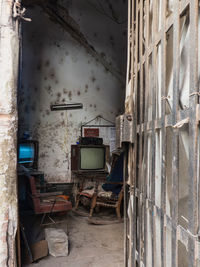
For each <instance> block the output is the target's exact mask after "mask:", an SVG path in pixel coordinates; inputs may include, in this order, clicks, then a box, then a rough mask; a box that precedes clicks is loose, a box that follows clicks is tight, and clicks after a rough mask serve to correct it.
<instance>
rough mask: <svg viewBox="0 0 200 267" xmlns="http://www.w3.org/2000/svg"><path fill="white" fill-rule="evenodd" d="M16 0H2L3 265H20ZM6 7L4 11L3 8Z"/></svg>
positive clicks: (0, 166) (0, 234) (0, 201)
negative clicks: (17, 255) (17, 262)
mask: <svg viewBox="0 0 200 267" xmlns="http://www.w3.org/2000/svg"><path fill="white" fill-rule="evenodd" d="M12 5H13V1H4V0H3V1H1V3H0V11H1V12H0V25H1V27H0V189H1V190H0V229H1V231H0V266H10V267H13V266H16V248H15V235H16V231H17V223H18V219H17V190H16V188H17V183H16V181H17V175H16V163H17V161H16V143H17V142H16V136H17V135H16V132H17V108H16V102H17V101H16V99H17V94H16V89H17V77H18V54H19V36H18V23H15V21H14V20H13V18H12ZM2 10H3V11H2Z"/></svg>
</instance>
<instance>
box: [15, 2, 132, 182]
mask: <svg viewBox="0 0 200 267" xmlns="http://www.w3.org/2000/svg"><path fill="white" fill-rule="evenodd" d="M91 2H92V3H93V4H94V3H95V4H97V3H98V2H96V1H91ZM91 2H90V1H81V0H77V1H65V4H64V5H65V7H66V8H67V9H68V11H69V14H70V15H71V16H72V17H73V18H74V19H75V21H76V22H77V23H78V26H79V27H80V30H81V31H82V33H83V34H84V35H85V37H86V38H87V40H88V42H89V43H90V44H92V46H93V47H94V48H95V49H96V50H97V51H98V52H99V54H100V55H101V56H102V57H104V58H105V59H106V60H107V61H108V62H109V63H110V64H111V65H112V66H113V67H115V68H116V69H118V70H119V71H120V72H121V74H122V77H123V75H124V80H125V69H126V22H125V21H126V13H127V9H126V1H123V0H118V1H110V3H111V6H112V7H113V8H114V11H115V14H116V15H117V16H118V22H119V23H116V21H113V20H112V19H111V18H110V17H109V16H107V15H105V14H101V13H100V12H99V11H98V10H96V9H95V8H94V7H93V5H91ZM88 3H89V4H88ZM61 4H63V3H61ZM102 4H103V5H104V7H105V8H108V7H109V5H108V1H102ZM107 11H108V13H106V14H110V13H109V12H110V10H109V9H107ZM26 15H27V16H28V17H30V18H31V19H32V22H30V23H29V22H24V23H23V53H22V71H21V84H20V88H19V93H18V104H19V136H22V135H23V132H24V131H29V132H30V134H31V136H32V138H33V139H36V140H38V141H39V169H40V170H41V171H44V173H45V178H46V179H47V180H48V181H49V182H69V181H70V179H71V172H70V148H71V144H75V143H76V141H77V139H78V136H79V135H80V126H81V123H85V122H87V121H89V120H91V119H92V118H94V117H95V116H97V115H102V116H103V117H105V118H106V119H108V120H111V121H114V120H115V117H116V116H117V115H118V114H120V113H121V112H123V101H124V92H125V86H124V84H123V83H121V82H120V81H119V80H118V79H117V78H116V77H114V76H113V75H112V74H111V73H110V72H109V71H108V70H106V69H105V67H103V66H102V64H101V63H99V62H98V61H96V60H95V58H94V57H92V56H91V55H90V54H88V53H87V51H86V50H85V48H83V47H82V46H81V45H80V44H79V43H78V42H77V41H76V40H74V39H73V38H72V37H71V36H70V35H69V34H68V33H67V32H66V31H65V30H64V29H63V28H62V27H61V26H60V25H58V24H56V23H55V22H53V21H51V20H50V19H49V17H48V16H47V15H45V13H44V12H43V10H42V9H41V8H39V7H29V8H28V12H27V14H26ZM76 102H79V103H83V109H82V110H71V111H56V112H55V111H54V112H53V111H51V110H50V105H51V104H56V103H76Z"/></svg>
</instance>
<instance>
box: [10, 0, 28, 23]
mask: <svg viewBox="0 0 200 267" xmlns="http://www.w3.org/2000/svg"><path fill="white" fill-rule="evenodd" d="M25 12H26V8H24V7H22V6H21V3H20V2H19V1H16V2H14V5H13V18H15V19H22V20H25V21H31V19H30V18H25V17H24V15H25Z"/></svg>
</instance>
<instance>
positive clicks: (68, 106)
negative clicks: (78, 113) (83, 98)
mask: <svg viewBox="0 0 200 267" xmlns="http://www.w3.org/2000/svg"><path fill="white" fill-rule="evenodd" d="M50 107H51V111H59V110H71V109H82V108H83V104H82V103H72V104H55V105H51V106H50Z"/></svg>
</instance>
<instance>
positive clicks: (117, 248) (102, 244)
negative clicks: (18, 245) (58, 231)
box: [26, 214, 123, 267]
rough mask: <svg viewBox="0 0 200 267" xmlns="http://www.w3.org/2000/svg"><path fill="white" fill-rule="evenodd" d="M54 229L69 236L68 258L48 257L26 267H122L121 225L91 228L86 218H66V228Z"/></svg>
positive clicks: (74, 216) (71, 216)
mask: <svg viewBox="0 0 200 267" xmlns="http://www.w3.org/2000/svg"><path fill="white" fill-rule="evenodd" d="M57 227H58V228H59V227H61V228H62V229H63V230H65V231H66V232H68V235H69V242H70V252H69V255H68V257H58V258H55V257H52V256H48V257H46V258H44V259H42V260H40V261H39V262H38V263H34V264H30V265H26V266H27V267H65V266H66V267H123V223H117V224H109V225H92V224H88V222H87V218H86V217H81V216H77V215H74V214H69V215H68V220H67V227H66V224H62V225H57Z"/></svg>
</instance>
